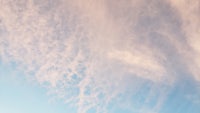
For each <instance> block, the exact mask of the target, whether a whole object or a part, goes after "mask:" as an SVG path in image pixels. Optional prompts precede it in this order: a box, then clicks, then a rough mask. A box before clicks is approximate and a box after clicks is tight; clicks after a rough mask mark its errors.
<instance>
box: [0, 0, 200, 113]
mask: <svg viewBox="0 0 200 113" xmlns="http://www.w3.org/2000/svg"><path fill="white" fill-rule="evenodd" d="M199 37H200V2H199V0H193V2H190V1H189V0H118V2H115V1H113V0H95V1H94V0H73V1H72V0H18V1H16V0H0V58H1V59H2V60H3V61H8V62H10V61H14V62H17V63H18V64H19V66H21V68H22V69H23V70H24V71H26V73H27V74H28V75H30V76H31V77H33V78H34V79H35V80H36V81H38V82H39V83H40V84H41V85H43V86H45V87H47V88H49V90H50V91H52V92H54V93H56V94H57V95H58V96H59V98H63V99H64V101H66V102H69V103H70V104H72V105H75V106H77V107H78V109H79V111H78V112H79V113H84V112H86V111H88V110H90V109H91V108H94V109H96V111H97V112H99V113H103V112H107V107H108V106H111V104H112V103H118V104H115V105H114V106H113V107H115V106H121V107H124V108H127V109H129V110H137V112H139V113H153V112H158V111H159V110H160V108H161V107H162V104H163V103H164V101H165V99H166V98H167V95H168V94H169V93H170V91H171V90H172V89H173V86H174V84H176V83H178V82H180V81H182V80H183V81H184V80H185V81H187V79H185V78H190V79H193V80H194V81H195V82H197V83H198V82H199V81H200V71H199V70H200V60H199V58H200V46H199V45H200V39H199ZM195 87H196V86H195ZM198 94H199V93H198ZM137 95H141V97H142V98H143V99H142V100H140V99H138V98H135V96H137ZM188 95H189V94H188ZM187 97H188V98H197V97H191V96H187ZM130 99H131V100H133V101H130ZM122 101H123V104H122ZM152 103H153V104H152ZM149 104H151V106H149ZM135 108H136V109H135ZM147 111H148V112H147Z"/></svg>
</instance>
